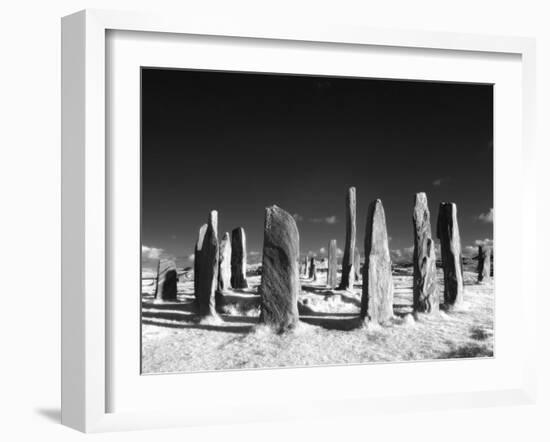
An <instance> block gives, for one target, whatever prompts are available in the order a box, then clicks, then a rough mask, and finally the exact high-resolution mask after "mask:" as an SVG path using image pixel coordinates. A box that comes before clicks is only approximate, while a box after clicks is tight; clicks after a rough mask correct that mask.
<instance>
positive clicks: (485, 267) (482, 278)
mask: <svg viewBox="0 0 550 442" xmlns="http://www.w3.org/2000/svg"><path fill="white" fill-rule="evenodd" d="M491 251H492V250H491V246H488V245H486V244H484V245H482V246H479V249H478V254H477V280H478V281H479V282H486V281H487V280H488V279H489V278H490V277H491Z"/></svg>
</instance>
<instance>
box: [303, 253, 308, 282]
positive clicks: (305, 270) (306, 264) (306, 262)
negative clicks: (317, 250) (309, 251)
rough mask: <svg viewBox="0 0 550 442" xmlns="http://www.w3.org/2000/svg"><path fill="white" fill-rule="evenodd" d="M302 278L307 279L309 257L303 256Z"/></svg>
mask: <svg viewBox="0 0 550 442" xmlns="http://www.w3.org/2000/svg"><path fill="white" fill-rule="evenodd" d="M304 277H305V278H309V257H308V256H307V255H306V256H304Z"/></svg>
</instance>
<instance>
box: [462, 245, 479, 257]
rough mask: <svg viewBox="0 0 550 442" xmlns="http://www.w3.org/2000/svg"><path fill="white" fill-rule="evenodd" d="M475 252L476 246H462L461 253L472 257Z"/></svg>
mask: <svg viewBox="0 0 550 442" xmlns="http://www.w3.org/2000/svg"><path fill="white" fill-rule="evenodd" d="M476 254H477V247H475V246H465V247H463V248H462V255H464V256H466V257H468V258H472V257H474V256H475V255H476Z"/></svg>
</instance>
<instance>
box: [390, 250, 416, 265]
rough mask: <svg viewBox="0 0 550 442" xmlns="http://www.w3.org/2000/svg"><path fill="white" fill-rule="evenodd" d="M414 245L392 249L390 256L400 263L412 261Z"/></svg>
mask: <svg viewBox="0 0 550 442" xmlns="http://www.w3.org/2000/svg"><path fill="white" fill-rule="evenodd" d="M413 252H414V247H413V246H411V247H403V248H401V249H393V250H390V256H391V258H392V260H393V261H395V262H400V263H409V262H412V258H413Z"/></svg>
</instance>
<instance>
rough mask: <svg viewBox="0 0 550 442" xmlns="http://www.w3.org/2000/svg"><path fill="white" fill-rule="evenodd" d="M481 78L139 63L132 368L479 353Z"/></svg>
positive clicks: (485, 178)
mask: <svg viewBox="0 0 550 442" xmlns="http://www.w3.org/2000/svg"><path fill="white" fill-rule="evenodd" d="M493 113H494V112H493V85H491V84H477V83H451V82H431V81H410V80H394V79H379V78H356V77H328V76H314V75H293V74H280V73H277V74H274V73H251V72H229V71H206V70H184V69H162V68H147V67H143V68H142V69H141V245H140V247H141V275H140V277H141V293H140V294H137V293H136V296H140V298H141V373H142V374H162V373H180V372H200V371H216V370H235V369H258V368H283V367H289V368H291V367H313V366H325V365H347V364H369V363H380V362H385V363H396V362H413V361H436V360H448V359H456V358H487V357H493V356H494V342H495V328H494V303H495V291H494V278H495V271H494V265H493V262H494V242H493V222H494V203H493Z"/></svg>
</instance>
